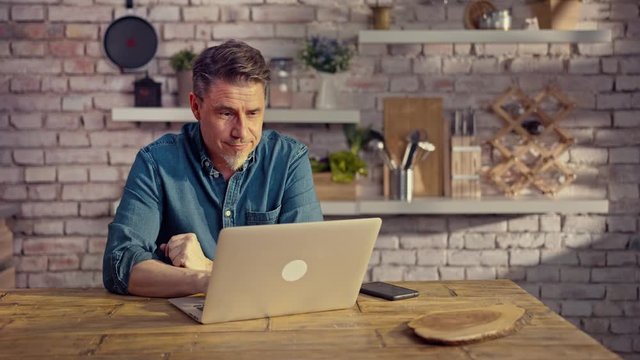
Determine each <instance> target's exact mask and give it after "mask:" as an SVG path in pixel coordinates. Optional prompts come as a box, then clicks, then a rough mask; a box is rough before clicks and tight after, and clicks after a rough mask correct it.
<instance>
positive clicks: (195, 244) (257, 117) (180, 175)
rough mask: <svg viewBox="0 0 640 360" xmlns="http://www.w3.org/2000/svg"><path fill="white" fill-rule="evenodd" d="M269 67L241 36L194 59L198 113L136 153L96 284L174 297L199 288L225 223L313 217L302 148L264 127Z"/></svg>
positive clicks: (193, 98)
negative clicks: (177, 131)
mask: <svg viewBox="0 0 640 360" xmlns="http://www.w3.org/2000/svg"><path fill="white" fill-rule="evenodd" d="M268 81H269V69H268V67H267V65H266V64H265V61H264V58H263V57H262V55H261V54H260V52H259V51H258V50H256V49H254V48H252V47H250V46H249V45H247V44H245V43H243V42H239V41H233V40H231V41H227V42H225V43H224V44H222V45H219V46H215V47H211V48H209V49H206V50H204V51H203V52H202V53H201V54H200V55H199V57H198V58H197V59H196V61H195V63H194V66H193V92H191V93H190V95H189V100H190V103H191V111H192V112H193V115H194V117H195V118H196V119H197V120H198V122H197V123H190V124H186V125H185V126H183V128H182V131H181V133H180V134H178V135H175V134H168V135H165V136H163V137H161V138H160V139H158V140H156V141H155V142H153V143H152V144H150V145H148V146H146V147H144V148H143V149H141V150H140V152H139V153H138V155H137V156H136V159H135V161H134V163H133V166H132V167H131V171H130V173H129V177H128V179H127V182H126V185H125V187H124V192H123V195H122V199H121V201H120V205H119V206H118V211H117V212H116V216H115V218H114V220H113V222H112V223H111V224H110V225H109V235H108V240H107V246H106V249H105V254H104V259H103V282H104V286H105V287H106V288H107V289H108V290H109V291H112V292H115V293H120V294H133V295H141V296H155V297H174V296H184V295H190V294H194V293H199V292H205V291H206V287H207V282H208V278H209V272H210V271H211V268H212V266H215V265H214V261H215V260H214V259H215V250H216V241H217V237H218V233H219V231H220V230H221V229H222V228H223V227H229V226H240V225H259V224H271V223H291V222H304V221H321V220H322V213H321V210H320V206H319V203H318V200H317V199H316V195H315V190H314V186H313V179H312V176H311V166H310V164H309V160H308V150H307V148H306V146H304V145H303V144H301V143H299V142H297V141H296V140H294V139H292V138H289V137H286V136H282V135H279V134H278V133H276V132H273V131H269V130H266V131H264V133H263V131H262V123H263V118H264V112H265V94H266V88H267V85H268Z"/></svg>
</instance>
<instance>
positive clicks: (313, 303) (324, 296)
mask: <svg viewBox="0 0 640 360" xmlns="http://www.w3.org/2000/svg"><path fill="white" fill-rule="evenodd" d="M381 224H382V220H381V219H380V218H367V219H351V220H333V221H322V222H310V223H295V224H278V225H260V226H242V227H232V228H225V229H223V230H222V231H221V232H220V236H219V238H218V245H217V250H216V258H215V259H214V265H213V271H212V272H211V278H210V280H209V287H208V290H207V295H206V299H205V305H204V309H203V312H202V315H201V317H200V319H199V320H200V322H202V323H213V322H224V321H233V320H243V319H255V318H263V317H270V316H277V315H287V314H298V313H305V312H313V311H323V310H334V309H344V308H349V307H351V306H353V305H354V304H355V301H356V298H357V297H358V292H359V289H360V285H361V284H362V281H363V278H364V275H365V272H366V270H367V266H368V264H369V259H370V258H371V252H372V251H373V247H374V244H375V242H376V239H377V237H378V232H379V230H380V226H381Z"/></svg>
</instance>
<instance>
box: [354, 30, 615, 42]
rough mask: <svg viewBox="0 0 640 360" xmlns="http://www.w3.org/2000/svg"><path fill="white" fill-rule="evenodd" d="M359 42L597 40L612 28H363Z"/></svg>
mask: <svg viewBox="0 0 640 360" xmlns="http://www.w3.org/2000/svg"><path fill="white" fill-rule="evenodd" d="M358 42H359V43H360V44H424V43H446V44H451V43H453V44H456V43H465V44H466V43H597V42H611V30H509V31H502V30H362V31H360V32H359V33H358Z"/></svg>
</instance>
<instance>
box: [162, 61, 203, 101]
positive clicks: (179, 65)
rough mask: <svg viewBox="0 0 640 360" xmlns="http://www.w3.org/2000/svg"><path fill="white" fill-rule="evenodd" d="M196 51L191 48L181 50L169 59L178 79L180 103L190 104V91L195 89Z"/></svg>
mask: <svg viewBox="0 0 640 360" xmlns="http://www.w3.org/2000/svg"><path fill="white" fill-rule="evenodd" d="M196 56H197V55H196V53H195V52H193V50H190V49H184V50H180V51H178V52H177V53H175V54H173V56H171V58H170V59H169V64H170V65H171V67H172V68H173V70H175V72H176V77H177V80H178V105H179V106H189V92H191V91H192V89H193V80H192V73H191V70H192V69H193V61H194V60H195V58H196Z"/></svg>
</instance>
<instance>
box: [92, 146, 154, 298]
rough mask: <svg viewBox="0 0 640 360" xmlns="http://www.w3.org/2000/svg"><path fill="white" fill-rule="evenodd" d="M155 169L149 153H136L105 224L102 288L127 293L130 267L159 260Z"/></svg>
mask: <svg viewBox="0 0 640 360" xmlns="http://www.w3.org/2000/svg"><path fill="white" fill-rule="evenodd" d="M159 181H160V180H159V178H158V172H157V169H156V166H155V163H154V162H153V159H152V158H151V156H150V155H149V153H148V152H147V151H146V150H145V149H142V150H140V152H139V153H138V155H137V156H136V159H135V161H134V163H133V165H132V167H131V171H130V173H129V177H128V179H127V182H126V185H125V188H124V192H123V195H122V199H121V200H120V204H119V206H118V210H117V211H116V215H115V218H114V220H113V222H112V223H111V224H109V232H108V237H107V245H106V248H105V253H104V258H103V270H102V278H103V283H104V287H105V288H106V289H107V290H109V291H111V292H114V293H118V294H128V285H129V276H130V273H131V269H132V268H133V266H134V265H136V264H137V263H139V262H141V261H144V260H149V259H159V256H158V255H157V254H156V250H157V244H156V239H157V237H158V232H159V229H160V222H161V217H162V201H161V198H160V196H161V195H160V194H161V192H160V191H159Z"/></svg>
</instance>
